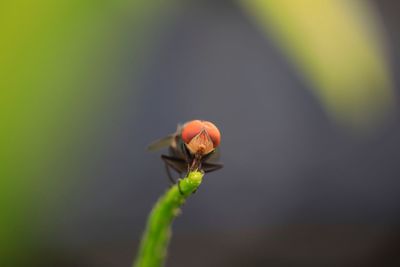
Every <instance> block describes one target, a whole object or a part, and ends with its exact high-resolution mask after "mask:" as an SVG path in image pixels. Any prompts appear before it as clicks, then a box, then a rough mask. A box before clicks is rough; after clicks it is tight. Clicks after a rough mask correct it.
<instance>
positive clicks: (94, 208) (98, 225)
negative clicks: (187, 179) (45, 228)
mask: <svg viewBox="0 0 400 267" xmlns="http://www.w3.org/2000/svg"><path fill="white" fill-rule="evenodd" d="M376 6H377V8H378V11H379V13H380V14H381V16H382V19H383V23H384V26H385V27H386V29H387V31H388V36H389V39H390V46H391V48H392V54H391V60H392V64H393V70H394V73H395V74H396V75H395V79H396V83H397V84H399V83H398V82H399V81H398V79H399V76H398V75H397V74H398V72H399V69H400V68H399V62H400V61H399V60H400V55H399V51H400V50H399V49H398V47H399V46H400V39H399V34H400V31H399V29H398V26H399V25H400V24H399V20H400V19H399V18H400V14H399V4H398V3H397V2H396V1H389V0H386V1H376ZM127 28H129V27H127ZM127 40H128V41H129V38H127ZM123 62H124V64H125V65H124V66H122V68H123V69H124V72H126V76H127V79H126V80H127V82H126V84H125V87H124V88H121V89H115V90H121V94H124V97H123V99H124V100H123V101H122V102H120V103H118V105H116V107H114V108H115V109H114V110H113V112H114V113H113V115H112V118H107V119H108V121H109V122H110V121H111V124H110V123H107V124H104V125H97V126H96V127H98V131H99V136H97V139H96V141H95V142H93V141H92V142H90V140H92V137H91V136H88V137H87V141H88V143H87V144H86V147H85V151H86V152H85V153H86V154H85V155H84V156H83V158H84V160H85V162H84V165H86V166H87V167H86V168H85V170H86V172H87V173H86V174H85V175H86V176H87V177H89V179H88V180H87V182H86V184H85V185H84V186H82V184H80V185H79V187H77V188H71V194H70V195H66V196H64V197H63V199H64V202H63V203H64V204H63V205H64V207H62V209H61V210H62V212H60V213H59V215H58V216H55V217H54V218H52V219H49V220H51V224H52V225H54V226H53V228H52V231H53V232H52V235H51V237H48V240H47V241H46V242H47V244H50V245H49V246H48V247H52V251H49V249H48V247H44V248H43V252H42V253H43V254H46V257H45V258H46V259H47V260H49V264H50V265H52V266H114V267H115V266H121V267H122V266H129V265H130V263H131V261H132V259H133V256H134V253H135V251H136V248H137V245H138V242H139V238H140V235H141V232H142V230H143V228H144V225H145V221H146V217H147V215H148V212H149V210H150V208H151V207H152V205H153V203H154V202H155V200H156V199H157V197H158V196H159V195H160V194H161V193H162V192H163V191H164V190H165V189H166V187H167V186H168V181H167V178H166V175H165V173H164V168H163V165H162V162H161V160H160V159H159V153H154V154H151V153H146V151H145V147H146V145H147V144H148V143H150V142H151V141H153V140H154V139H157V138H159V137H162V136H163V135H166V134H169V133H171V132H173V131H175V127H176V124H177V123H178V122H185V121H187V120H191V119H195V118H199V119H206V120H211V121H214V122H215V123H216V124H217V125H218V126H219V128H220V130H221V132H222V136H223V137H222V145H221V150H222V158H221V161H222V162H224V164H225V168H224V169H223V170H221V171H218V172H215V173H212V174H210V175H207V176H206V177H205V180H204V183H203V184H202V186H201V188H200V190H199V191H198V193H197V194H196V195H195V196H194V197H193V198H191V199H190V201H188V203H187V204H186V205H185V207H184V211H183V215H182V216H180V217H179V218H178V220H177V221H176V222H175V224H174V236H173V240H172V244H171V250H170V256H169V261H168V264H167V266H176V267H179V266H303V265H304V266H367V265H371V266H393V265H391V264H393V262H394V261H396V260H397V262H398V263H400V261H399V259H398V258H397V255H396V251H397V244H398V243H399V241H400V231H399V227H398V226H399V221H400V194H399V191H400V190H399V186H400V182H399V178H400V164H399V159H400V142H399V140H398V138H399V136H400V122H399V120H398V117H396V118H395V119H394V120H393V121H392V122H391V123H389V124H387V125H386V126H385V127H384V128H382V129H381V130H380V131H379V132H377V133H376V134H374V135H370V136H363V137H360V136H355V135H352V134H351V133H349V132H346V131H345V130H343V129H341V128H338V127H337V125H335V123H334V122H332V121H330V120H329V118H328V116H327V115H326V114H325V113H324V111H323V109H322V107H321V106H320V105H319V103H318V101H317V100H316V98H315V97H314V96H313V95H312V93H311V91H310V90H309V88H307V85H306V83H305V82H304V81H303V80H302V79H301V77H300V76H299V75H298V74H297V73H296V72H295V70H294V68H293V66H291V65H290V64H289V63H288V61H287V60H286V59H285V57H284V56H283V54H282V53H281V51H280V50H279V49H278V48H277V46H276V45H275V43H273V42H272V41H271V40H269V39H268V37H265V36H264V35H263V34H262V33H261V32H260V31H259V30H258V29H257V27H255V26H254V25H253V23H252V22H251V21H250V20H249V18H247V17H246V16H245V14H244V13H243V11H242V10H240V9H239V7H238V6H236V5H235V4H233V3H232V2H231V1H190V2H189V3H187V4H185V5H184V7H183V8H182V9H181V10H180V11H179V13H178V14H176V16H175V18H174V20H173V21H172V22H169V23H168V24H166V25H165V26H164V30H163V31H162V32H161V33H160V36H159V40H158V43H157V46H156V47H155V49H154V54H153V56H152V58H151V61H150V62H147V65H146V67H144V68H143V70H142V76H141V79H140V81H139V82H138V80H137V79H136V78H135V79H132V80H130V78H129V77H131V74H130V71H133V67H132V66H131V65H133V60H132V59H131V58H130V56H129V55H127V56H126V59H125V60H123ZM138 84H139V85H138ZM138 86H139V89H140V91H139V93H129V92H130V88H133V87H138ZM396 90H397V92H398V89H397V88H396ZM46 242H44V243H45V244H46Z"/></svg>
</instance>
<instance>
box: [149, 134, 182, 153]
mask: <svg viewBox="0 0 400 267" xmlns="http://www.w3.org/2000/svg"><path fill="white" fill-rule="evenodd" d="M174 138H175V134H170V135H168V136H166V137H164V138H161V139H158V140H156V141H154V142H153V143H151V144H150V145H149V146H148V147H147V150H148V151H156V150H159V149H162V148H165V147H169V146H170V145H171V144H172V142H173V140H174Z"/></svg>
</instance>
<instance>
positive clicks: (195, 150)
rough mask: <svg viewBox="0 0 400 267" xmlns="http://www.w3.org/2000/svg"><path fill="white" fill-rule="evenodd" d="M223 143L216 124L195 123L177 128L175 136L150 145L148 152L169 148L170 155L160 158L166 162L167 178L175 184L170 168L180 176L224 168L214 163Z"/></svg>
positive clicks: (207, 122)
mask: <svg viewBox="0 0 400 267" xmlns="http://www.w3.org/2000/svg"><path fill="white" fill-rule="evenodd" d="M220 142H221V134H220V132H219V130H218V128H217V127H216V126H215V125H214V124H213V123H211V122H209V121H203V120H192V121H189V122H187V123H185V124H183V125H178V128H177V130H176V132H175V133H173V134H170V135H168V136H166V137H164V138H161V139H159V140H156V141H154V142H153V143H151V144H150V145H149V146H148V150H150V151H155V150H158V149H160V148H163V147H169V155H161V159H162V160H163V161H164V163H165V167H166V171H167V175H168V178H169V179H170V180H171V182H172V183H176V180H175V179H174V178H173V177H172V175H171V170H170V169H173V170H174V171H176V172H177V173H178V174H179V175H181V177H182V175H184V174H187V173H189V172H191V171H195V170H199V171H203V172H206V173H207V172H212V171H216V170H218V169H221V168H222V167H223V165H222V164H221V163H216V162H214V161H215V160H216V159H217V158H218V156H219V153H218V149H217V148H218V146H219V144H220Z"/></svg>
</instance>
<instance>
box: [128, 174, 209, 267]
mask: <svg viewBox="0 0 400 267" xmlns="http://www.w3.org/2000/svg"><path fill="white" fill-rule="evenodd" d="M202 179H203V173H201V172H198V171H194V172H190V173H189V174H188V175H187V177H185V178H183V179H181V180H180V181H179V186H180V189H181V192H180V190H179V187H178V185H177V184H176V185H174V186H172V187H171V188H170V189H169V190H167V192H165V194H164V195H163V196H162V197H161V198H160V199H159V200H158V201H157V203H156V205H155V206H154V207H153V210H152V211H151V213H150V216H149V218H148V221H147V226H146V230H145V232H144V235H143V237H142V241H141V243H140V248H139V253H138V255H137V258H136V260H135V262H134V263H133V265H132V266H133V267H161V266H163V265H164V261H165V258H166V255H167V247H168V243H169V239H170V237H171V224H172V221H173V220H174V218H175V217H176V216H177V215H178V214H179V211H180V209H179V208H180V207H181V206H182V205H183V203H185V200H186V199H187V198H188V197H189V196H190V195H191V194H192V193H193V192H195V191H196V190H197V188H198V187H199V186H200V184H201V181H202Z"/></svg>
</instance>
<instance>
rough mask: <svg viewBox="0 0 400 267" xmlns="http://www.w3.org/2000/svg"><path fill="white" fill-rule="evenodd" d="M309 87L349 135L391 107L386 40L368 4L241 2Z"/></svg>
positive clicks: (325, 0) (305, 0)
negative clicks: (348, 131)
mask: <svg viewBox="0 0 400 267" xmlns="http://www.w3.org/2000/svg"><path fill="white" fill-rule="evenodd" d="M241 3H242V5H243V6H244V7H245V8H246V9H247V10H248V11H249V14H250V15H251V16H252V17H254V18H255V19H256V21H257V22H258V23H259V24H260V25H261V27H262V29H265V30H266V31H267V32H266V33H267V34H270V33H272V35H273V36H274V37H275V38H276V39H277V40H278V42H279V45H280V47H282V49H283V51H284V52H286V53H287V55H288V56H289V58H290V59H291V60H292V61H293V62H294V63H295V65H296V66H297V69H298V70H299V72H300V73H301V74H303V75H304V76H305V77H306V78H307V80H308V81H309V82H310V84H311V87H312V88H313V90H314V92H315V94H316V96H317V97H318V98H319V100H320V101H321V103H322V104H323V106H324V107H325V109H326V110H327V112H328V114H329V115H330V116H331V117H333V118H334V119H335V120H336V121H337V122H339V123H340V124H342V125H344V126H346V127H348V128H351V129H354V130H368V129H369V128H371V127H374V126H377V123H378V124H379V123H380V122H381V121H382V120H384V119H385V117H386V116H387V115H388V114H389V113H390V111H392V109H393V107H394V95H393V88H392V87H393V85H392V80H391V77H390V72H389V67H388V63H387V62H386V59H385V53H384V52H385V51H384V49H385V44H384V42H385V40H384V38H383V31H382V30H381V29H380V28H379V23H378V20H377V18H376V16H375V14H374V13H373V8H372V7H371V6H370V5H369V4H368V2H367V1H348V0H319V1H314V0H299V1H291V0H280V1H274V0H249V1H247V0H243V1H241Z"/></svg>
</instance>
